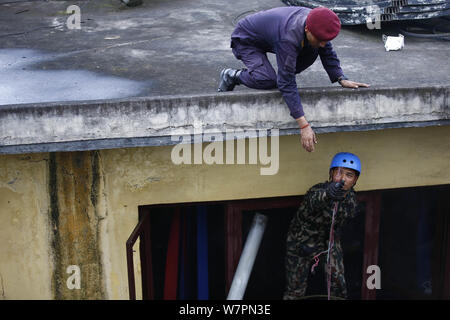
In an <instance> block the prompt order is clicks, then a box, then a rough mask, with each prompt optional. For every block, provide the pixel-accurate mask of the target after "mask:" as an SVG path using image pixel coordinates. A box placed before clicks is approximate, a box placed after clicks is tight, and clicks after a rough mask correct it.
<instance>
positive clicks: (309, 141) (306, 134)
mask: <svg viewBox="0 0 450 320" xmlns="http://www.w3.org/2000/svg"><path fill="white" fill-rule="evenodd" d="M300 136H301V141H302V147H303V148H304V149H305V150H306V151H308V152H314V145H315V144H316V143H317V138H316V134H315V133H314V130H313V129H312V128H311V126H308V127H306V128H304V129H301V130H300Z"/></svg>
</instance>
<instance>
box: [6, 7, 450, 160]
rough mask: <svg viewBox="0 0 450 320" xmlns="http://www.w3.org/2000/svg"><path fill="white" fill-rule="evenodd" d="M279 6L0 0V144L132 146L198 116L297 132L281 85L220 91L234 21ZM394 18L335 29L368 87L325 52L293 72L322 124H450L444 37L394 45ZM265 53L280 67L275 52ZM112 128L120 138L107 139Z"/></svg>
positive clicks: (216, 122) (344, 61) (350, 65)
mask: <svg viewBox="0 0 450 320" xmlns="http://www.w3.org/2000/svg"><path fill="white" fill-rule="evenodd" d="M70 5H77V6H78V7H79V8H80V14H81V24H80V27H81V28H80V29H69V28H68V27H67V25H66V22H67V20H68V18H69V17H70V14H68V13H67V12H66V10H67V8H68V7H69V6H70ZM280 6H285V4H284V3H282V2H281V1H280V0H260V1H256V0H249V1H236V0H230V1H218V0H208V1H206V0H173V1H167V0H166V1H163V0H144V1H143V4H142V5H140V6H137V7H127V6H125V5H124V4H123V3H121V2H120V1H119V0H86V1H37V0H36V1H12V0H0V26H1V27H0V152H1V153H17V152H19V153H20V152H32V151H58V150H79V149H83V150H84V149H92V148H102V147H104V148H106V147H123V146H134V145H140V144H139V143H138V142H136V141H137V140H134V142H130V141H131V140H130V139H144V140H145V139H147V138H148V139H150V138H151V139H150V140H151V141H150V140H145V142H142V145H155V144H156V145H158V144H165V143H166V142H167V138H168V137H169V135H170V132H171V131H170V130H173V128H175V129H180V130H181V131H180V132H185V133H186V128H187V127H192V125H193V122H194V120H197V121H201V122H202V123H204V124H207V126H208V128H210V129H211V130H216V131H223V130H225V129H226V128H228V127H229V126H231V127H240V128H256V127H258V126H259V127H272V128H280V129H282V130H284V131H283V132H284V133H285V134H289V132H291V133H293V132H296V130H297V129H296V123H295V121H293V119H292V118H290V116H289V110H288V108H287V106H286V105H285V104H284V101H282V99H281V96H280V94H279V93H278V91H277V90H273V91H257V90H252V89H248V88H245V87H243V86H238V87H236V89H235V91H234V92H231V93H217V86H218V76H219V72H220V70H221V69H222V68H224V67H235V68H239V67H242V66H243V65H242V63H241V62H240V61H238V60H236V59H235V57H234V56H233V54H232V52H231V49H230V34H231V32H232V31H233V28H234V25H235V23H236V22H237V21H238V20H239V19H240V18H242V17H244V16H245V15H247V14H250V13H253V12H257V11H260V10H265V9H270V8H274V7H280ZM397 26H398V25H397V24H395V23H389V24H388V23H382V24H381V29H380V30H376V29H375V30H369V29H368V28H367V27H366V26H365V25H363V26H352V27H343V29H342V31H341V33H340V34H339V36H338V37H337V38H336V39H334V40H333V41H332V43H333V46H334V48H335V51H336V52H337V54H338V57H339V58H340V61H341V66H342V68H343V70H344V73H345V74H346V75H347V76H348V77H349V78H350V79H351V80H355V81H361V82H366V83H368V84H370V85H371V87H370V88H368V89H358V90H350V89H343V88H341V87H340V86H339V85H337V84H331V83H330V81H329V79H328V76H327V74H326V72H325V70H324V69H323V67H322V65H321V63H320V59H317V61H316V63H315V64H314V65H313V66H312V67H310V68H309V69H307V70H306V71H304V72H303V73H302V74H300V75H298V76H297V84H298V86H299V88H300V95H301V97H302V101H303V102H304V108H305V113H306V116H307V118H308V119H309V120H310V121H312V122H313V124H314V125H315V126H316V128H318V129H319V132H320V128H322V132H327V131H336V130H337V131H338V130H340V129H333V128H338V127H341V129H342V130H345V128H347V129H348V128H350V129H348V130H353V129H355V128H359V129H367V128H369V129H370V128H371V126H375V127H373V128H372V129H379V128H384V127H390V126H391V127H392V126H394V127H395V125H393V124H394V123H397V124H399V125H398V126H409V124H411V125H423V124H424V123H428V124H429V125H435V124H439V125H442V124H444V125H445V124H448V121H449V119H450V112H449V108H448V88H449V83H450V81H449V80H450V76H449V74H450V72H449V71H450V67H449V66H450V63H449V58H450V44H449V42H446V41H436V40H432V39H422V38H412V37H408V36H406V37H405V47H404V49H403V50H400V51H389V52H387V51H385V49H384V43H383V41H382V35H383V34H386V35H395V36H396V35H398V29H397ZM269 59H270V60H271V61H272V62H273V65H274V67H276V63H275V58H274V55H272V54H269ZM313 106H314V109H313ZM371 106H372V107H373V108H371ZM62 123H64V125H62ZM227 125H228V127H227ZM351 128H353V129H351ZM169 129H170V130H169ZM183 130H184V131H183ZM172 132H173V131H172ZM111 139H119V140H115V141H116V142H114V143H106V144H105V141H107V140H111ZM120 139H122V140H120ZM124 139H125V140H124ZM152 139H153V140H152ZM164 139H166V142H162V140H164ZM144 140H142V141H144ZM125 141H128V142H129V144H127V143H125ZM91 142H92V143H93V144H91ZM54 144H59V147H58V146H57V145H54ZM88 144H89V145H88Z"/></svg>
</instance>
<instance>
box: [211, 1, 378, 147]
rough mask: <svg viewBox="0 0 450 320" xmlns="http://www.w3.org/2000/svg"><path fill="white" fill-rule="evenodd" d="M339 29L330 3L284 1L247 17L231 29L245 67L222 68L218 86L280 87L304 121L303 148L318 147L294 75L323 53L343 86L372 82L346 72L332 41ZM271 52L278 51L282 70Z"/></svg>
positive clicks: (334, 79) (227, 88)
mask: <svg viewBox="0 0 450 320" xmlns="http://www.w3.org/2000/svg"><path fill="white" fill-rule="evenodd" d="M340 29H341V23H340V21H339V18H338V17H337V16H336V14H335V13H334V12H333V11H331V10H330V9H327V8H315V9H310V8H303V7H280V8H274V9H270V10H267V11H261V12H258V13H255V14H252V15H249V16H247V17H245V18H243V19H242V20H240V21H239V22H238V24H237V26H236V28H235V30H234V31H233V33H232V34H231V48H232V51H233V54H234V55H235V57H236V58H237V59H239V60H241V61H242V62H243V63H244V64H245V66H246V67H247V68H243V69H239V70H235V69H230V68H226V69H223V70H222V71H221V73H220V84H219V89H218V91H220V92H222V91H232V90H233V89H234V87H235V86H236V85H239V84H243V85H245V86H246V87H249V88H253V89H263V90H270V89H275V88H278V89H279V90H280V92H281V93H282V95H283V98H284V100H285V102H286V104H287V106H288V107H289V110H290V114H291V116H292V117H293V118H294V119H295V120H296V121H297V123H298V125H299V127H300V135H301V142H302V146H303V148H304V149H305V150H307V151H309V152H311V151H314V144H316V143H317V139H316V135H315V133H314V131H313V129H312V128H311V126H310V125H309V123H308V121H307V120H306V117H305V114H304V112H303V107H302V103H301V101H300V95H299V92H298V88H297V83H296V81H295V75H296V74H298V73H300V72H302V71H303V70H305V69H306V68H308V67H309V66H311V65H312V64H313V63H314V61H315V60H316V59H317V56H320V59H321V61H322V65H323V67H324V68H325V71H326V72H327V74H328V76H329V78H330V80H331V82H332V83H334V82H339V84H340V85H341V86H342V87H344V88H358V87H368V86H369V85H368V84H365V83H358V82H354V81H350V80H348V78H347V77H345V75H344V72H343V71H342V69H341V67H340V62H339V59H338V57H337V55H336V53H335V52H334V50H333V47H332V45H331V42H330V41H331V40H332V39H334V38H335V37H336V36H337V35H338V34H339V31H340ZM267 52H271V53H275V55H276V60H277V65H278V74H277V73H276V72H275V70H274V68H273V67H272V65H271V64H270V62H269V60H268V58H267Z"/></svg>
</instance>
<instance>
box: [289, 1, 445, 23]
mask: <svg viewBox="0 0 450 320" xmlns="http://www.w3.org/2000/svg"><path fill="white" fill-rule="evenodd" d="M281 1H282V2H284V3H285V4H287V5H289V6H302V7H309V8H317V7H327V8H329V9H331V10H333V11H334V12H335V13H336V14H337V15H338V17H339V19H340V20H341V23H342V25H356V24H366V23H367V22H368V21H371V22H374V21H375V19H376V18H378V19H379V21H382V22H384V21H396V20H415V19H430V18H436V17H442V16H448V15H450V0H313V1H308V0H281ZM377 15H378V17H377Z"/></svg>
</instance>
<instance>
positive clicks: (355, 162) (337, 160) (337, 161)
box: [330, 152, 361, 175]
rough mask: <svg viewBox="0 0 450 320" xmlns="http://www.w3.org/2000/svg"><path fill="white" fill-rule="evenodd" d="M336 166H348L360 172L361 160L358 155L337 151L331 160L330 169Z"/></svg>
mask: <svg viewBox="0 0 450 320" xmlns="http://www.w3.org/2000/svg"><path fill="white" fill-rule="evenodd" d="M336 167H342V168H349V169H353V170H355V171H356V172H358V175H359V174H360V173H361V161H360V160H359V158H358V156H357V155H355V154H353V153H349V152H339V153H336V155H335V156H334V157H333V160H331V165H330V170H331V169H333V168H336Z"/></svg>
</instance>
